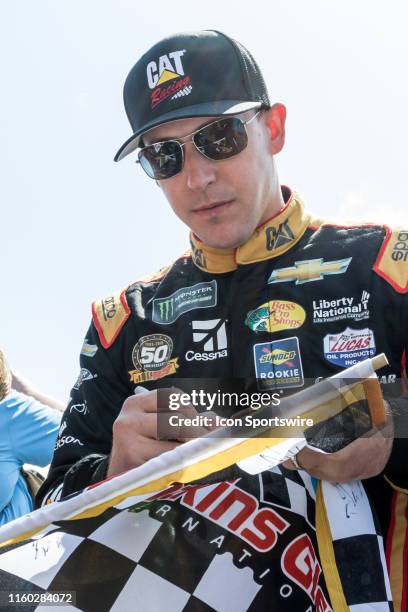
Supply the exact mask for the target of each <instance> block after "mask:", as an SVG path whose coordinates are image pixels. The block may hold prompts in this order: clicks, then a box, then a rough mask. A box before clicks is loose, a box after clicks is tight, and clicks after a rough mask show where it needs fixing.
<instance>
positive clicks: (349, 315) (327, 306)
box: [313, 291, 370, 323]
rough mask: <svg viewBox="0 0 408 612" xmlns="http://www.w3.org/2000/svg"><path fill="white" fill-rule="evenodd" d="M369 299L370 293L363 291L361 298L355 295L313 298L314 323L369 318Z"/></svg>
mask: <svg viewBox="0 0 408 612" xmlns="http://www.w3.org/2000/svg"><path fill="white" fill-rule="evenodd" d="M369 299H370V294H369V293H367V291H363V293H362V294H361V297H360V299H359V300H357V299H355V298H354V297H342V298H338V299H337V300H325V299H321V300H313V323H331V322H332V321H341V320H343V319H353V321H363V320H364V319H369V318H370V311H369V309H368V301H369Z"/></svg>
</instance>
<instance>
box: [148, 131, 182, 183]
mask: <svg viewBox="0 0 408 612" xmlns="http://www.w3.org/2000/svg"><path fill="white" fill-rule="evenodd" d="M139 162H140V165H141V166H142V168H143V170H144V171H145V172H146V174H148V175H149V176H150V178H153V179H156V180H157V181H160V180H163V179H167V178H170V177H172V176H174V175H175V174H178V173H179V172H180V170H181V169H182V167H183V149H182V147H181V145H180V144H179V143H178V142H177V141H175V140H168V141H165V142H157V143H155V144H152V145H150V146H149V147H145V148H144V149H142V150H141V151H139Z"/></svg>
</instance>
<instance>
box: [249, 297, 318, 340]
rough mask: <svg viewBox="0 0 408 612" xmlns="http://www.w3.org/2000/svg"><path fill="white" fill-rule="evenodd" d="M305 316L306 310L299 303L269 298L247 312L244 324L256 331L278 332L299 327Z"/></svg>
mask: <svg viewBox="0 0 408 612" xmlns="http://www.w3.org/2000/svg"><path fill="white" fill-rule="evenodd" d="M305 318H306V312H305V310H304V308H302V306H300V304H297V303H296V302H287V301H285V300H270V301H269V302H265V304H262V305H261V306H258V308H255V310H251V311H250V312H248V314H247V317H246V319H245V325H247V327H249V328H250V329H252V331H254V332H256V333H259V332H278V331H281V330H283V329H296V328H297V327H301V326H302V325H303V323H304V322H305Z"/></svg>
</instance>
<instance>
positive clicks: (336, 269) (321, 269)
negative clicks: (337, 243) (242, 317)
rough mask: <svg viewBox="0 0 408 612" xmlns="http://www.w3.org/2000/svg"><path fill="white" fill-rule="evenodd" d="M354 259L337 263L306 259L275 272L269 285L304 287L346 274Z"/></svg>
mask: <svg viewBox="0 0 408 612" xmlns="http://www.w3.org/2000/svg"><path fill="white" fill-rule="evenodd" d="M351 260H352V257H348V258H347V259H338V260H335V261H324V260H323V259H321V258H319V259H306V260H305V261H296V262H295V264H294V265H293V266H289V267H288V268H280V269H278V270H274V271H273V272H272V274H271V275H270V277H269V279H268V283H269V284H270V285H271V284H274V283H292V282H294V283H295V285H302V284H303V283H311V282H313V281H318V280H323V278H324V277H325V276H327V275H333V274H344V273H345V272H346V271H347V268H348V267H349V264H350V262H351Z"/></svg>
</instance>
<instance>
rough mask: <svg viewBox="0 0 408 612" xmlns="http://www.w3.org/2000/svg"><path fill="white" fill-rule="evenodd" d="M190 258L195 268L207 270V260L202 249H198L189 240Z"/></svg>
mask: <svg viewBox="0 0 408 612" xmlns="http://www.w3.org/2000/svg"><path fill="white" fill-rule="evenodd" d="M190 245H191V252H192V258H193V261H194V263H195V265H196V266H198V267H199V268H207V260H206V258H205V255H204V252H203V250H202V249H198V248H197V247H196V245H195V244H194V242H193V241H192V240H190Z"/></svg>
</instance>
